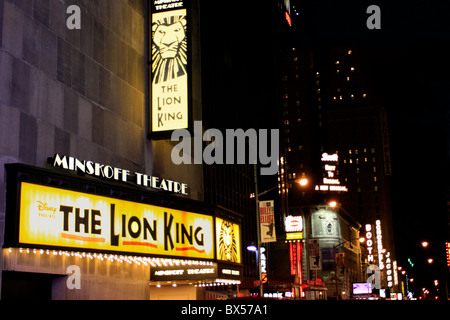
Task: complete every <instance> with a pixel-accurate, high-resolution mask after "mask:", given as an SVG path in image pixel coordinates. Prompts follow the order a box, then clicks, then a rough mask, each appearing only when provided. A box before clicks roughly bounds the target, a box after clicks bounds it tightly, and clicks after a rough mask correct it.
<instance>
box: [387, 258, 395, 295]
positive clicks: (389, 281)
mask: <svg viewBox="0 0 450 320" xmlns="http://www.w3.org/2000/svg"><path fill="white" fill-rule="evenodd" d="M386 276H387V284H388V287H389V288H392V287H393V285H394V276H393V272H392V260H391V253H390V252H387V253H386Z"/></svg>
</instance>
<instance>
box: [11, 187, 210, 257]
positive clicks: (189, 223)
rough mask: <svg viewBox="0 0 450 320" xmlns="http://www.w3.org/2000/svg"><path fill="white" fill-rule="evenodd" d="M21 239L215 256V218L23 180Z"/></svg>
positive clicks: (84, 247) (28, 242) (23, 241)
mask: <svg viewBox="0 0 450 320" xmlns="http://www.w3.org/2000/svg"><path fill="white" fill-rule="evenodd" d="M19 212H20V215H19V233H18V242H19V245H22V246H27V245H30V246H44V247H64V248H77V249H81V250H88V249H91V250H99V251H116V252H125V253H138V254H150V255H153V254H154V255H168V256H179V257H190V258H205V259H213V258H214V236H213V235H214V233H213V232H214V231H213V217H211V216H208V215H202V214H197V213H192V212H186V211H181V210H175V209H169V208H164V207H159V206H154V205H149V204H142V203H137V202H131V201H125V200H119V199H114V198H109V197H103V196H97V195H91V194H86V193H81V192H75V191H69V190H64V189H58V188H53V187H47V186H41V185H36V184H31V183H25V182H22V183H21V192H20V211H19Z"/></svg>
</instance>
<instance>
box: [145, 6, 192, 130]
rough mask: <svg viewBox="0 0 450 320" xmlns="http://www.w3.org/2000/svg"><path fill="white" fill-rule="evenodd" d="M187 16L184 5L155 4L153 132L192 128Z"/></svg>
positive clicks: (152, 82) (152, 36)
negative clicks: (190, 123) (190, 121)
mask: <svg viewBox="0 0 450 320" xmlns="http://www.w3.org/2000/svg"><path fill="white" fill-rule="evenodd" d="M187 28H188V15H187V10H186V8H185V7H184V3H183V1H178V0H174V1H170V3H169V4H167V1H160V0H155V1H153V6H152V24H151V50H150V51H151V60H152V64H151V92H152V99H151V118H152V119H151V131H152V132H153V133H155V132H169V131H173V130H176V129H187V128H188V126H189V101H188V99H189V89H188V83H189V71H188V61H189V50H188V36H187V34H188V29H187Z"/></svg>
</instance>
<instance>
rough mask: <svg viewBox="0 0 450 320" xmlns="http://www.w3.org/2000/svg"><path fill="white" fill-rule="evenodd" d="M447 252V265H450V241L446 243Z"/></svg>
mask: <svg viewBox="0 0 450 320" xmlns="http://www.w3.org/2000/svg"><path fill="white" fill-rule="evenodd" d="M445 252H446V253H447V266H448V267H450V242H446V243H445Z"/></svg>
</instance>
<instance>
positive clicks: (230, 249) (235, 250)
mask: <svg viewBox="0 0 450 320" xmlns="http://www.w3.org/2000/svg"><path fill="white" fill-rule="evenodd" d="M216 246H217V248H216V250H217V260H222V261H229V262H235V263H241V231H240V226H239V225H238V224H235V223H232V222H229V221H226V220H223V219H220V218H216Z"/></svg>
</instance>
